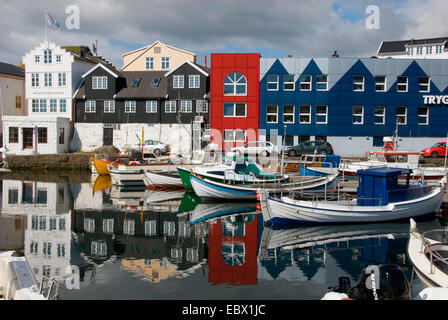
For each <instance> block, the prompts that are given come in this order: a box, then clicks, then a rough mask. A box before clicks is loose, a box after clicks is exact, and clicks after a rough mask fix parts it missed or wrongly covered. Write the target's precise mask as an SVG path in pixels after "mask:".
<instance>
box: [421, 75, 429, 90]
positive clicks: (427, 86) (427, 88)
mask: <svg viewBox="0 0 448 320" xmlns="http://www.w3.org/2000/svg"><path fill="white" fill-rule="evenodd" d="M422 78H427V79H428V83H426V84H422V85H421V84H420V79H422ZM420 86H426V90H420ZM430 89H431V78H430V77H428V76H423V77H418V92H429V91H430Z"/></svg>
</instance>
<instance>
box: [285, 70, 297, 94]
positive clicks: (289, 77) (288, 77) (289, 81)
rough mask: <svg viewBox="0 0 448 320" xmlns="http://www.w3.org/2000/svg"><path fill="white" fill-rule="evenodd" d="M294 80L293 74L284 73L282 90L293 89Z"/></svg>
mask: <svg viewBox="0 0 448 320" xmlns="http://www.w3.org/2000/svg"><path fill="white" fill-rule="evenodd" d="M294 89H295V82H294V75H293V74H285V75H283V90H285V91H294Z"/></svg>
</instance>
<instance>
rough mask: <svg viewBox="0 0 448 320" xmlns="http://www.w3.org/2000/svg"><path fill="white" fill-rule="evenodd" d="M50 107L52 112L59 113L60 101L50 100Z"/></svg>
mask: <svg viewBox="0 0 448 320" xmlns="http://www.w3.org/2000/svg"><path fill="white" fill-rule="evenodd" d="M48 105H49V110H50V112H58V100H57V99H50V101H49V104H48Z"/></svg>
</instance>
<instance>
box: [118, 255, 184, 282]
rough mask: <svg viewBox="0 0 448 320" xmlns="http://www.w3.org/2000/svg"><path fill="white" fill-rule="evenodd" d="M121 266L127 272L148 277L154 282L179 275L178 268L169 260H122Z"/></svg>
mask: <svg viewBox="0 0 448 320" xmlns="http://www.w3.org/2000/svg"><path fill="white" fill-rule="evenodd" d="M121 266H122V268H123V269H125V270H129V271H133V272H136V273H139V274H142V275H144V276H146V277H147V278H148V279H149V280H151V281H152V282H159V281H160V280H163V279H167V278H171V277H173V276H175V275H176V274H177V273H178V271H177V266H176V265H174V264H172V263H171V262H169V261H168V259H150V260H147V259H139V260H128V259H122V260H121Z"/></svg>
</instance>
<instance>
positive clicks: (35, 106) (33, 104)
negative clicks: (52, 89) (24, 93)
mask: <svg viewBox="0 0 448 320" xmlns="http://www.w3.org/2000/svg"><path fill="white" fill-rule="evenodd" d="M31 112H39V99H31Z"/></svg>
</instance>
